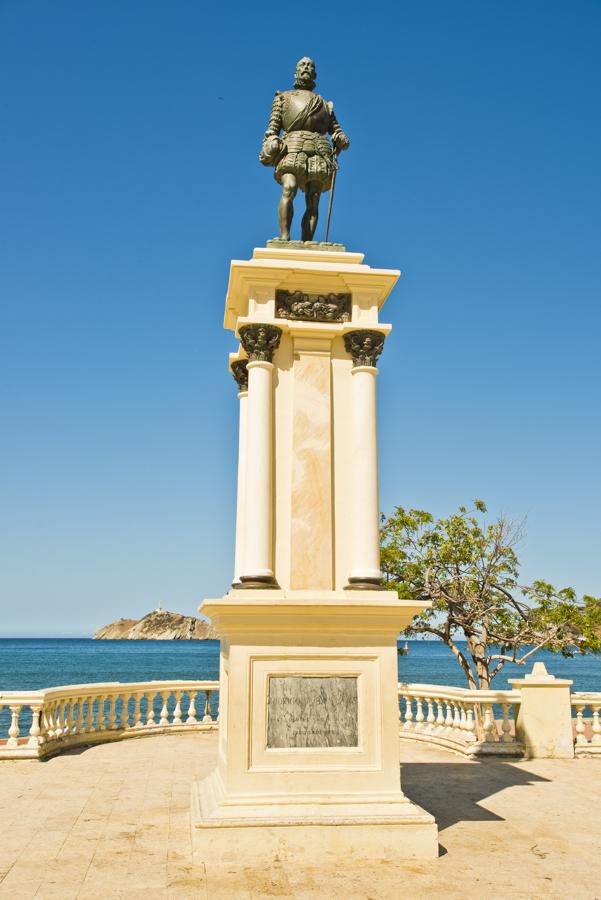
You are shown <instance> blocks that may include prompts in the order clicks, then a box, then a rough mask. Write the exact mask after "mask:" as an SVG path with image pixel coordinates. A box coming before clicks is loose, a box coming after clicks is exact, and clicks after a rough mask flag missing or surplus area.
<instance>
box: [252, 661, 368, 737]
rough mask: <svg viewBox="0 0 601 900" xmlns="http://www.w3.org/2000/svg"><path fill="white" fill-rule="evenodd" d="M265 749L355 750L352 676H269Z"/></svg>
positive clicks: (355, 708) (354, 682)
mask: <svg viewBox="0 0 601 900" xmlns="http://www.w3.org/2000/svg"><path fill="white" fill-rule="evenodd" d="M267 705H268V708H267V747H268V748H273V747H357V746H358V741H359V729H358V703H357V678H356V676H340V675H325V676H314V675H309V676H307V675H285V676H284V675H272V676H271V677H270V679H269V690H268V698H267Z"/></svg>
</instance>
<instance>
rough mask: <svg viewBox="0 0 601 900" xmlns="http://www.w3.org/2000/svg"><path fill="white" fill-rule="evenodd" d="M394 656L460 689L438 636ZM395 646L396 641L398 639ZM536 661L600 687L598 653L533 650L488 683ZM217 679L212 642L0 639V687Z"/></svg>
mask: <svg viewBox="0 0 601 900" xmlns="http://www.w3.org/2000/svg"><path fill="white" fill-rule="evenodd" d="M408 643H409V654H408V655H407V656H399V681H407V682H418V683H426V684H449V685H454V686H456V687H467V684H466V682H465V677H464V674H463V672H462V670H461V669H460V667H459V664H458V663H457V661H456V660H455V658H454V656H453V655H452V653H451V651H450V650H448V649H447V647H445V645H444V644H442V643H440V642H439V641H409V642H408ZM399 644H400V645H401V646H402V645H403V644H404V641H400V642H399ZM535 660H541V661H542V662H544V663H545V665H546V666H547V669H548V671H549V672H551V673H552V674H553V675H557V677H559V678H571V679H573V681H574V686H573V690H575V691H595V690H596V691H599V690H601V657H598V656H596V657H595V656H578V657H575V658H573V659H564V658H563V657H561V656H556V655H554V654H552V653H545V652H540V653H537V654H536V655H535V656H533V657H531V658H530V660H529V664H528V665H527V666H526V667H523V666H517V665H510V664H508V665H506V666H505V668H504V669H503V671H502V673H501V674H500V675H499V676H498V677H497V678H496V679H495V681H494V685H493V686H494V687H496V688H499V689H500V688H505V687H508V683H507V681H508V679H509V678H523V676H524V674H525V673H526V672H529V671H531V669H532V663H533V662H534V661H535ZM170 678H187V679H207V680H217V679H218V678H219V641H93V640H90V639H88V638H81V639H62V640H60V639H43V638H38V639H30V638H4V639H0V691H3V690H4V691H15V690H38V689H39V688H45V687H53V686H54V685H62V684H85V683H87V682H91V681H151V680H163V679H170Z"/></svg>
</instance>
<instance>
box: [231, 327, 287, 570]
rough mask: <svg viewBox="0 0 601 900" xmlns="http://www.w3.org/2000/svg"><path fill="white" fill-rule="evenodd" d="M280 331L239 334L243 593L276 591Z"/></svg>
mask: <svg viewBox="0 0 601 900" xmlns="http://www.w3.org/2000/svg"><path fill="white" fill-rule="evenodd" d="M281 334H282V332H281V329H280V328H277V327H276V326H275V325H262V324H256V325H255V324H252V325H243V326H242V327H241V328H240V341H241V343H242V346H243V348H244V350H245V351H246V354H247V356H248V364H247V372H248V399H247V404H248V409H247V419H248V420H247V428H246V431H247V435H246V470H245V477H244V484H245V490H244V494H245V497H244V503H245V507H246V510H245V514H244V526H243V528H244V550H243V553H244V559H243V563H242V569H241V573H240V586H241V587H242V588H278V583H277V581H276V579H275V577H274V573H273V562H272V557H273V471H272V470H273V408H272V407H273V364H272V359H273V354H274V352H275V350H276V348H277V347H278V345H279V342H280V337H281Z"/></svg>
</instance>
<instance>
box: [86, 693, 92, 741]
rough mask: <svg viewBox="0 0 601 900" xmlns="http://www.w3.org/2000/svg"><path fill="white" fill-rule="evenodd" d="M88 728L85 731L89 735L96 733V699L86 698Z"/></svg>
mask: <svg viewBox="0 0 601 900" xmlns="http://www.w3.org/2000/svg"><path fill="white" fill-rule="evenodd" d="M85 723H86V727H85V731H86V733H87V734H89V733H90V732H91V731H94V698H93V697H90V695H89V694H88V696H87V697H86V719H85Z"/></svg>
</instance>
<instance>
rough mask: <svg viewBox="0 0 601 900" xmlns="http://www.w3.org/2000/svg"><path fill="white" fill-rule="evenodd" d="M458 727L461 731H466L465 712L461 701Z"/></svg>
mask: <svg viewBox="0 0 601 900" xmlns="http://www.w3.org/2000/svg"><path fill="white" fill-rule="evenodd" d="M459 728H460V729H461V731H466V729H467V715H466V712H465V703H463V701H461V702H460V703H459Z"/></svg>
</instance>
